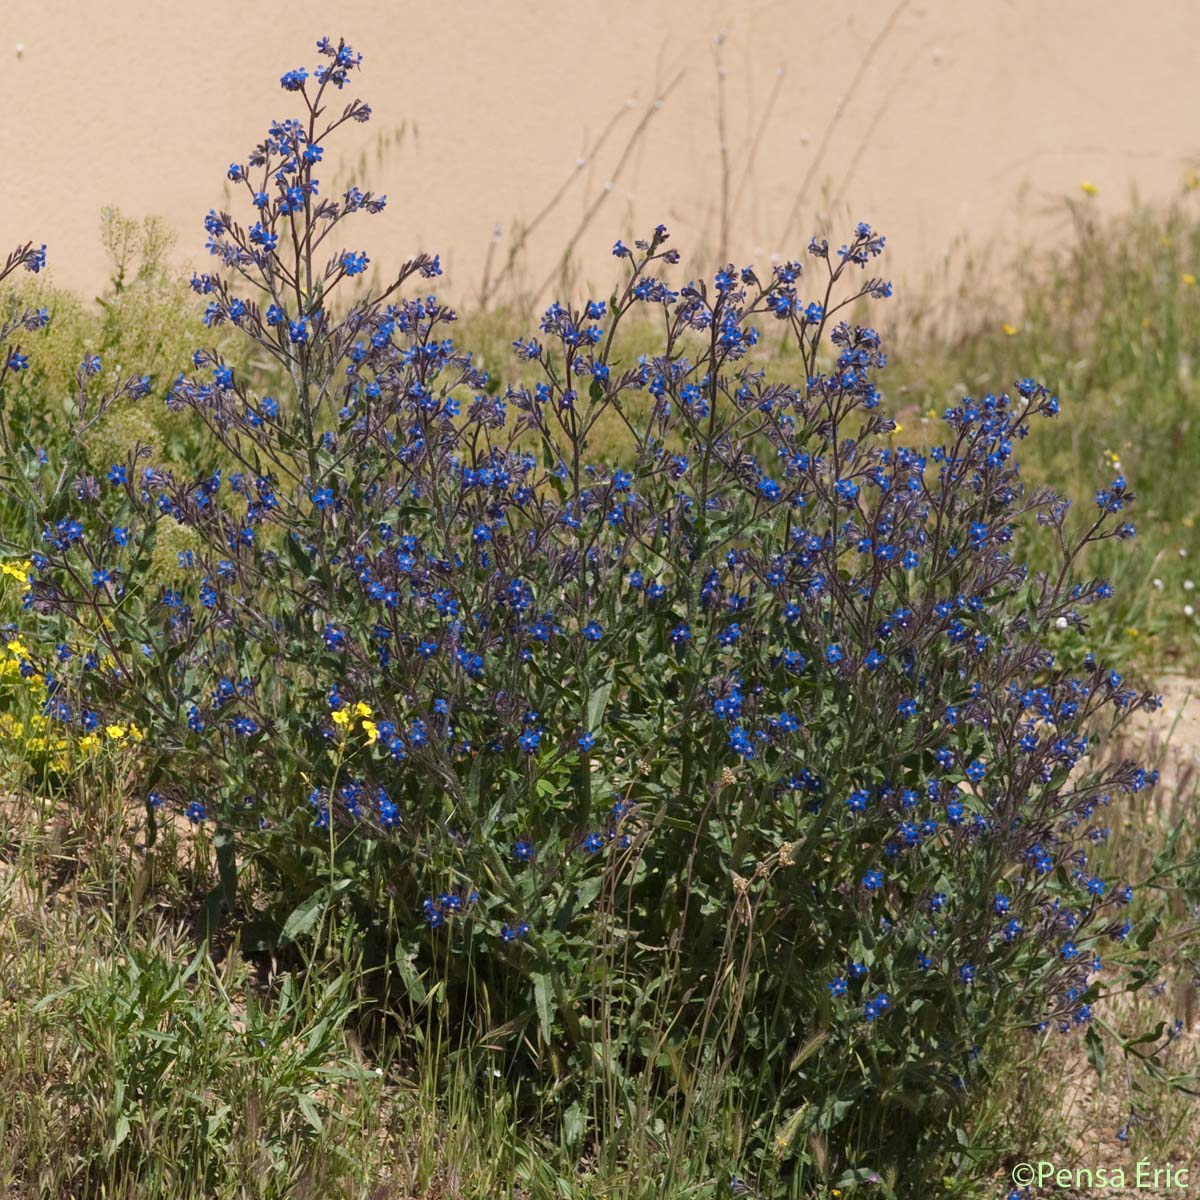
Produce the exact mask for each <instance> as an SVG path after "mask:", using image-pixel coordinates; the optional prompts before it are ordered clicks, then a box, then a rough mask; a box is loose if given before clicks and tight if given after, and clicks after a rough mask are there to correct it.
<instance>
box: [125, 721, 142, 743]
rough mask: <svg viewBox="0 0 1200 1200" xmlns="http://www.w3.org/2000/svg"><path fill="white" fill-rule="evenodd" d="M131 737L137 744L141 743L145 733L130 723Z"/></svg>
mask: <svg viewBox="0 0 1200 1200" xmlns="http://www.w3.org/2000/svg"><path fill="white" fill-rule="evenodd" d="M129 736H130V737H131V738H133V740H134V741H135V742H140V741H141V740H142V739H143V738H144V737H145V736H146V734H145V732H144V731H143V730H141V729H139V728H138V727H137V726H136V725H135V724H134V723H133V722H132V721H130V722H129Z"/></svg>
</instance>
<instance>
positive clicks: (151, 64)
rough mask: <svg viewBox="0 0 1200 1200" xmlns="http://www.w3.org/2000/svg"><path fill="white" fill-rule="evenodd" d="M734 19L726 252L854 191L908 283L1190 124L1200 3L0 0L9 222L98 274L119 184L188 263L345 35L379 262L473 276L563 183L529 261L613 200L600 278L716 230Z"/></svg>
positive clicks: (1109, 199) (471, 280) (1161, 177)
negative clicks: (232, 174)
mask: <svg viewBox="0 0 1200 1200" xmlns="http://www.w3.org/2000/svg"><path fill="white" fill-rule="evenodd" d="M722 30H725V31H727V37H726V39H725V42H724V44H723V46H722V48H721V55H722V60H723V66H724V71H725V74H724V88H725V106H724V107H725V119H726V139H725V140H726V146H727V154H728V156H729V161H730V168H729V179H730V180H731V185H730V188H729V204H727V206H726V211H728V210H729V209H730V208H731V207H732V205H733V201H735V200H736V210H735V211H733V213H732V217H731V220H730V222H729V224H730V228H731V235H730V241H731V247H730V248H731V251H733V252H734V253H735V254H736V256H737V257H738V258H739V259H742V258H746V257H749V258H753V259H755V260H757V261H760V262H761V261H763V260H765V259H766V258H767V257H769V256H770V255H771V254H773V253H781V254H784V255H786V254H788V253H794V252H795V251H797V250H798V249H800V248H801V247H802V246H803V244H804V243H805V242H806V241H807V236H808V232H809V228H810V226H811V225H812V224H813V222H814V220H815V219H816V215H817V214H818V213H826V214H837V213H844V214H845V216H846V217H847V218H849V217H851V216H859V215H861V216H862V217H863V218H865V219H868V220H871V221H872V222H874V223H875V224H877V225H878V226H879V227H881V228H882V229H883V230H884V231H885V232H886V233H887V234H888V235H889V242H890V244H891V245H892V247H893V248H894V253H893V254H892V256H891V261H890V268H889V273H890V274H891V275H892V277H893V278H894V279H895V280H896V282H897V285H898V288H899V289H900V290H903V288H904V287H905V286H906V285H912V284H915V282H916V281H917V280H918V278H919V277H921V276H923V274H924V273H925V271H926V269H927V268H928V267H929V266H930V265H936V263H937V261H938V260H939V258H940V257H941V256H943V255H944V254H945V253H946V252H947V250H948V248H950V247H951V246H953V245H954V244H955V243H956V242H957V241H958V240H959V239H960V238H962V237H964V236H965V237H966V238H968V239H969V240H970V241H971V242H972V243H973V244H975V245H982V244H984V243H986V242H989V241H992V240H995V239H997V238H999V239H1001V240H1005V239H1008V240H1011V238H1012V235H1013V234H1014V232H1015V231H1016V230H1017V229H1018V228H1022V227H1024V228H1026V229H1029V230H1032V231H1033V232H1035V233H1038V234H1039V235H1040V236H1042V237H1046V236H1052V234H1053V230H1054V228H1055V226H1054V222H1053V219H1052V218H1048V217H1046V216H1045V215H1044V214H1043V210H1044V209H1046V208H1047V207H1048V206H1049V203H1050V202H1051V201H1052V200H1053V199H1054V198H1055V197H1057V196H1061V195H1062V194H1064V193H1073V194H1075V195H1076V196H1078V195H1079V194H1080V193H1079V190H1078V189H1079V185H1080V183H1081V182H1083V181H1085V180H1086V181H1089V182H1091V183H1094V184H1095V185H1096V186H1097V187H1098V189H1099V193H1098V195H1097V197H1096V198H1095V200H1094V201H1093V202H1094V203H1097V204H1100V205H1106V206H1117V205H1119V204H1121V203H1123V202H1124V201H1126V200H1127V199H1128V195H1129V189H1130V188H1131V187H1132V186H1133V185H1135V184H1136V186H1137V187H1138V189H1139V190H1140V192H1141V193H1142V194H1143V195H1147V196H1156V195H1166V194H1168V193H1170V192H1172V191H1173V190H1174V189H1175V188H1176V187H1177V186H1178V184H1179V182H1180V180H1181V179H1182V177H1183V175H1184V171H1185V165H1186V162H1187V160H1188V159H1189V158H1190V156H1191V155H1192V153H1193V151H1194V149H1196V148H1197V145H1198V143H1200V126H1197V124H1196V121H1195V115H1196V114H1197V113H1198V112H1200V71H1197V69H1196V58H1197V50H1198V48H1200V3H1197V2H1196V0H1158V2H1157V3H1153V4H1150V5H1146V6H1143V7H1141V8H1137V9H1134V8H1131V7H1130V6H1129V5H1128V4H1127V3H1125V2H1124V0H920V2H912V3H907V4H905V3H896V2H895V0H888V2H885V3H880V2H876V0H860V2H859V3H857V4H845V3H841V2H837V3H833V2H830V0H746V2H743V3H720V2H719V0H690V2H689V3H686V4H685V3H674V2H672V3H667V2H665V0H658V2H655V0H611V2H609V3H605V2H603V0H592V2H590V3H586V4H584V3H575V2H573V0H507V2H505V0H492V2H487V0H438V2H436V3H424V4H417V3H413V2H412V0H357V2H356V3H353V4H341V3H331V2H329V0H326V2H324V3H317V2H315V0H289V2H288V3H287V4H283V5H259V4H251V3H248V2H246V0H86V2H72V0H0V111H3V114H4V117H3V120H2V121H0V163H3V171H2V174H0V245H5V244H10V243H15V242H17V241H18V240H22V239H25V238H32V239H35V240H37V241H39V242H40V241H46V242H48V243H50V248H51V255H52V263H53V267H54V278H55V279H56V280H57V281H58V282H60V283H64V284H67V285H70V286H73V287H78V288H80V289H87V290H94V289H96V288H98V287H99V286H100V285H101V284H102V282H103V280H104V278H105V276H106V270H105V260H104V254H103V251H102V249H101V247H100V243H99V239H98V236H97V229H98V212H99V209H100V207H101V206H102V205H104V204H116V205H118V206H119V207H120V208H121V209H123V210H124V211H125V212H126V213H127V214H130V215H139V216H140V215H144V214H151V213H153V214H160V215H162V216H164V217H166V218H167V219H168V220H169V221H170V223H171V225H172V226H173V227H174V228H175V229H176V230H177V231H178V233H179V248H178V254H179V257H180V259H181V260H187V259H191V260H192V261H193V262H196V263H198V262H200V261H202V260H203V258H204V255H203V251H202V246H203V231H202V228H201V219H202V217H203V214H204V213H205V212H206V211H207V210H208V209H209V208H210V207H211V206H213V205H219V204H220V202H221V199H222V193H223V188H224V183H223V176H224V170H225V167H226V166H227V164H228V163H229V162H230V160H231V159H235V158H236V159H242V158H244V156H245V154H246V151H247V150H248V149H249V148H250V147H251V146H252V145H253V144H254V143H255V141H257V140H258V138H259V136H260V135H261V133H262V131H263V130H264V129H265V125H266V122H267V120H268V119H269V118H270V117H273V116H280V117H282V116H286V115H289V114H290V113H291V111H292V107H293V105H292V104H290V103H289V99H290V98H289V97H288V96H287V95H286V94H285V93H283V92H282V91H281V90H280V88H279V86H278V77H279V75H280V74H281V73H282V72H283V71H284V70H285V69H287V68H289V67H293V66H299V65H307V66H309V67H310V68H311V66H312V64H313V62H314V61H315V55H314V53H313V50H312V42H313V41H314V40H315V38H316V37H317V36H319V35H320V34H322V33H329V34H331V35H333V36H335V37H336V36H337V35H339V34H341V35H343V36H345V37H346V38H347V40H349V41H350V42H351V43H352V44H353V45H355V46H356V47H357V48H359V49H361V50H363V51H364V53H365V54H366V63H365V69H364V71H363V72H362V74H361V76H360V77H359V81H358V89H359V91H360V93H361V94H362V95H363V96H364V98H366V99H368V100H370V101H371V103H372V104H373V106H374V108H375V111H376V114H377V120H376V121H374V122H373V123H372V124H371V125H369V126H366V127H365V128H364V129H362V130H361V131H359V130H358V129H356V130H355V133H354V138H352V139H351V140H352V141H353V149H352V150H348V151H347V155H346V159H345V161H344V162H343V163H342V164H341V170H340V171H339V172H338V173H339V174H340V176H341V178H342V180H346V179H349V178H353V180H354V181H355V182H362V178H363V176H362V174H361V173H360V172H359V170H358V167H357V165H355V164H356V159H357V155H359V154H365V157H366V162H367V165H368V168H369V170H368V172H367V174H368V175H369V182H370V183H371V185H372V186H374V187H375V188H377V190H381V191H386V192H387V193H388V195H389V198H390V202H391V203H390V207H389V209H388V211H387V213H386V214H385V215H383V216H381V217H378V218H374V219H373V220H368V219H365V218H364V220H365V222H366V227H365V231H364V234H363V238H362V245H363V246H365V248H367V249H368V250H369V251H370V252H371V253H372V255H373V257H375V258H377V259H378V258H382V259H383V260H387V259H389V258H391V259H399V257H400V256H401V255H403V254H405V253H406V252H407V251H410V250H414V249H417V248H429V249H436V250H440V251H441V252H442V255H443V261H444V263H445V264H446V266H447V268H448V279H447V284H446V285H447V286H448V288H449V289H450V290H451V291H453V292H455V293H456V294H458V295H460V296H462V295H469V294H470V292H471V291H472V289H475V288H477V286H478V284H479V280H480V277H481V263H482V259H483V256H484V252H485V250H486V248H487V246H488V244H489V241H490V240H491V239H492V238H493V236H494V232H493V231H494V229H495V227H496V226H497V224H499V225H500V226H501V228H502V230H503V236H502V237H501V238H500V240H499V241H498V243H497V246H496V253H497V254H498V256H499V259H502V258H503V255H504V253H505V251H506V247H507V246H508V245H509V244H511V239H512V236H513V230H514V223H515V222H517V221H519V220H521V219H529V218H531V217H532V216H533V215H534V214H536V213H537V212H538V211H539V210H540V209H541V208H542V207H543V205H545V203H546V202H547V201H548V200H549V199H550V198H551V197H552V196H553V195H554V193H555V192H556V191H557V189H559V187H560V186H561V185H562V184H563V183H564V182H565V181H567V180H570V186H569V188H568V189H567V191H566V192H565V195H564V196H563V199H562V200H561V202H560V203H559V205H558V206H557V207H556V208H555V209H554V210H553V212H552V213H551V215H550V217H549V218H548V219H547V220H546V221H545V223H544V225H543V226H542V227H541V228H540V229H539V230H538V232H537V234H536V236H535V238H534V239H533V243H532V251H531V253H530V255H529V256H528V257H527V270H526V278H527V280H529V281H532V282H534V283H535V284H540V282H541V281H542V279H543V278H544V277H545V276H546V275H547V274H548V273H549V272H551V271H552V270H553V268H554V265H555V263H556V262H557V261H558V260H559V257H560V256H561V254H562V252H563V250H564V248H565V247H566V246H567V245H568V244H569V243H570V241H571V239H572V236H573V233H574V231H576V230H577V229H578V227H579V225H580V222H581V220H582V219H583V217H584V214H585V213H586V212H587V211H588V210H589V209H590V208H592V207H593V206H594V205H596V204H597V201H599V207H598V208H597V209H596V211H595V215H594V219H593V220H592V222H591V224H590V226H589V227H588V228H587V231H586V232H585V233H584V234H583V236H582V238H581V239H580V242H579V246H580V249H581V251H582V259H581V272H582V275H583V276H584V278H585V280H586V279H587V278H592V279H594V280H596V281H597V282H598V283H603V282H604V281H609V280H611V278H612V270H613V263H612V260H611V258H609V257H608V253H607V252H608V247H609V246H610V245H611V243H612V240H613V238H614V237H615V236H617V235H622V236H627V235H629V234H630V233H636V232H637V231H639V230H641V229H645V228H648V227H649V226H650V225H652V224H653V223H654V222H655V221H657V220H659V219H661V220H663V221H665V222H666V223H667V224H668V225H670V226H671V227H672V229H673V230H674V232H675V235H676V240H677V242H678V243H680V244H681V245H682V246H684V247H685V248H687V247H693V248H694V247H696V246H697V245H700V244H705V245H708V246H710V247H712V248H713V249H714V251H715V247H716V242H717V241H718V240H719V237H720V232H719V231H720V226H721V210H722V205H721V190H722V188H721V178H722V171H721V150H720V145H719V143H720V138H719V135H718V111H719V106H718V103H717V94H718V93H717V63H716V61H715V59H714V37H715V36H716V35H718V33H719V32H720V31H722ZM864 62H865V67H864V66H863V64H864ZM781 69H782V71H783V75H782V78H781V79H780V80H779V82H778V85H777V76H778V72H779V71H780V70H781ZM680 72H682V78H681V79H680V80H679V82H678V84H677V85H676V87H675V88H674V90H673V91H672V92H671V93H670V95H669V96H668V97H667V98H666V100H665V101H664V102H663V104H662V107H661V108H660V109H658V110H657V111H655V113H654V116H653V118H652V119H651V120H650V122H649V124H648V126H647V127H646V129H645V131H644V134H643V136H642V137H641V139H640V140H638V141H637V143H636V145H635V147H634V149H633V151H632V153H631V154H630V155H629V157H628V160H627V162H626V165H625V166H624V168H623V169H622V170H620V171H618V169H617V161H618V159H619V158H620V155H621V152H622V150H623V148H624V146H625V144H626V142H627V140H628V138H629V136H630V135H631V134H632V132H633V130H634V129H635V127H636V125H637V122H638V121H639V120H640V119H641V118H642V116H643V114H644V113H645V112H646V111H647V106H648V105H652V104H653V103H654V102H655V100H656V98H657V97H659V96H660V95H661V92H662V90H663V89H664V88H665V86H666V84H667V82H668V81H669V80H671V79H673V78H674V77H675V76H676V75H677V74H678V73H680ZM856 75H857V76H858V78H857V79H856ZM776 86H778V94H777V95H776V98H775V101H774V104H773V108H772V110H771V121H770V123H769V125H768V127H767V128H766V131H765V133H764V135H763V137H762V139H761V144H760V145H759V148H758V151H757V155H756V157H755V158H754V161H753V162H748V161H747V160H748V147H749V146H750V144H751V142H752V141H753V138H754V130H755V127H756V123H757V122H758V120H759V119H760V117H761V115H762V113H763V112H764V109H765V106H766V105H767V104H768V102H769V98H770V97H771V95H772V89H773V88H775V87H776ZM630 101H632V102H633V105H632V107H628V108H626V107H625V106H626V105H627V103H628V102H630ZM617 113H621V114H622V115H621V118H620V120H619V121H618V122H617V125H616V127H615V129H614V131H613V133H612V134H611V136H610V138H609V141H608V142H607V143H606V144H605V145H604V147H603V148H602V149H601V151H600V152H599V153H598V154H596V155H594V156H591V157H590V158H588V161H586V162H585V163H584V165H583V166H576V161H577V159H579V158H580V157H583V156H585V155H586V151H587V148H588V147H589V145H590V144H591V142H592V141H593V140H594V139H595V138H596V137H597V136H598V135H599V134H600V132H601V130H602V129H603V128H604V126H605V125H606V124H607V123H608V122H609V121H610V119H612V118H613V117H614V116H615V115H616V114H617ZM404 123H407V129H406V133H405V136H404V137H403V138H402V139H395V138H393V140H392V144H391V145H390V146H384V145H383V144H382V143H381V142H380V140H379V139H380V138H381V136H383V137H385V138H386V135H391V134H394V133H395V131H396V130H398V129H399V127H400V126H401V125H402V124H404ZM827 131H828V133H829V137H828V141H827V144H826V145H825V146H824V149H823V150H822V144H823V142H824V141H825V139H826V134H827ZM354 139H357V140H354ZM352 167H353V169H351V168H352ZM806 179H807V180H808V191H807V194H805V195H801V196H800V198H799V205H798V207H797V196H798V193H799V190H800V188H801V185H802V184H803V183H804V181H805V180H806ZM331 182H332V179H331ZM609 184H611V187H608V188H607V190H606V185H609ZM1022 196H1024V197H1025V198H1024V199H1023V200H1021V199H1020V197H1022ZM793 212H795V213H796V214H797V215H798V218H799V219H798V220H797V221H795V223H794V226H793V228H792V229H791V231H790V234H789V235H788V236H786V237H785V234H787V232H788V231H787V226H788V223H789V215H790V214H792V213H793ZM497 261H498V260H497Z"/></svg>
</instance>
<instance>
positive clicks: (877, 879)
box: [862, 868, 883, 892]
mask: <svg viewBox="0 0 1200 1200" xmlns="http://www.w3.org/2000/svg"><path fill="white" fill-rule="evenodd" d="M862 885H863V887H864V888H866V890H867V891H868V892H875V891H878V890H879V889H880V888H881V887H883V872H882V871H880V870H877V869H876V868H872V869H871V870H869V871H868V872H867V873H866V874H865V875H864V876H863V881H862Z"/></svg>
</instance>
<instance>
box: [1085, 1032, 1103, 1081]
mask: <svg viewBox="0 0 1200 1200" xmlns="http://www.w3.org/2000/svg"><path fill="white" fill-rule="evenodd" d="M1084 1042H1085V1043H1086V1045H1087V1057H1088V1062H1090V1063H1091V1064H1092V1069H1093V1070H1094V1071H1095V1072H1096V1083H1097V1084H1098V1085H1100V1086H1103V1084H1104V1040H1103V1039H1102V1038H1101V1037H1100V1034H1099V1033H1097V1031H1096V1027H1095V1026H1094V1025H1089V1026H1088V1031H1087V1036H1086V1037H1085V1038H1084Z"/></svg>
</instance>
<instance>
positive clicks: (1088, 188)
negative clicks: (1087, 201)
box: [1079, 179, 1100, 196]
mask: <svg viewBox="0 0 1200 1200" xmlns="http://www.w3.org/2000/svg"><path fill="white" fill-rule="evenodd" d="M1079 190H1080V191H1081V192H1082V193H1083V194H1084V195H1085V196H1094V195H1095V194H1096V193H1097V192H1098V191H1099V190H1100V189H1099V188H1098V187H1097V186H1096V185H1095V184H1094V183H1088V182H1087V180H1086V179H1085V180H1084V181H1083V183H1081V184H1080V185H1079Z"/></svg>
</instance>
